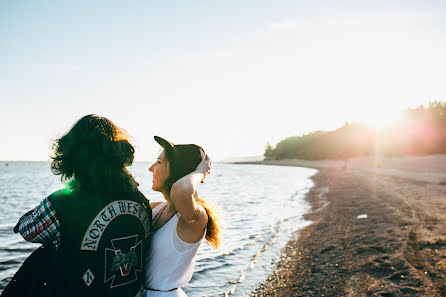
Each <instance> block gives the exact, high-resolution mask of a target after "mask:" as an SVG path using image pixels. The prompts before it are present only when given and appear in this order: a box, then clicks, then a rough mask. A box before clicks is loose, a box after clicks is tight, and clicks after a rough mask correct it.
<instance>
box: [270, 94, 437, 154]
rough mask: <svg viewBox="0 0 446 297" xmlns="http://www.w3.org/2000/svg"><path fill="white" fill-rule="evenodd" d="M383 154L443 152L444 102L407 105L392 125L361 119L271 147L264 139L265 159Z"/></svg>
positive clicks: (296, 137)
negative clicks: (377, 125)
mask: <svg viewBox="0 0 446 297" xmlns="http://www.w3.org/2000/svg"><path fill="white" fill-rule="evenodd" d="M371 154H380V155H384V156H402V155H428V154H446V102H440V101H434V102H430V103H429V105H428V106H427V107H424V106H423V105H421V106H419V107H418V108H408V109H406V110H404V111H403V112H402V114H401V118H400V119H399V120H398V121H397V122H396V123H395V124H393V125H392V126H390V127H388V128H386V129H383V130H380V131H378V130H376V129H374V128H371V127H369V126H367V125H365V124H363V123H357V122H355V123H345V124H344V125H343V126H342V127H340V128H339V129H336V130H333V131H314V132H311V133H308V134H304V135H301V136H291V137H288V138H285V139H283V140H281V141H279V142H278V143H277V144H276V146H275V147H272V146H271V144H269V143H267V145H266V147H265V153H264V157H265V159H266V160H281V159H303V160H322V159H343V160H345V159H349V158H353V157H359V156H366V155H371Z"/></svg>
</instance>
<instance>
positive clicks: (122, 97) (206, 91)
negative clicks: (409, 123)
mask: <svg viewBox="0 0 446 297" xmlns="http://www.w3.org/2000/svg"><path fill="white" fill-rule="evenodd" d="M390 2H391V3H390ZM445 52H446V1H444V0H442V1H429V0H422V1H413V0H404V1H399V0H395V1H381V0H373V1H358V0H353V1H342V0H336V1H281V0H275V1H263V0H256V1H254V0H244V1H218V2H217V1H173V0H172V1H112V0H107V1H82V0H80V1H49V0H47V1H38V0H34V1H13V0H0V134H1V135H2V141H1V145H0V160H48V159H49V157H48V156H49V153H50V150H49V149H50V145H51V142H52V140H54V139H56V138H57V137H60V136H62V135H63V134H64V133H66V132H67V131H68V130H69V129H70V127H71V126H72V125H73V124H74V123H75V122H76V121H77V120H78V119H80V118H81V117H82V116H84V115H86V114H91V113H95V114H98V115H101V116H105V117H108V118H109V119H111V120H112V121H113V122H114V123H115V124H117V125H118V126H120V127H122V128H124V129H125V130H127V131H128V133H129V134H130V135H131V136H132V143H133V144H134V145H135V146H136V161H150V160H154V159H155V158H156V156H157V154H158V153H159V146H158V145H157V144H156V143H155V141H154V140H153V136H154V135H159V136H162V137H164V138H166V139H168V140H170V141H172V142H174V143H197V144H199V145H201V146H202V147H204V148H205V149H206V151H207V153H208V154H209V155H210V156H211V158H212V159H213V160H216V161H219V160H228V159H230V158H233V157H244V156H254V155H262V154H263V152H264V147H265V145H266V143H267V142H269V143H271V144H272V145H274V144H276V143H277V142H278V141H280V140H282V139H283V138H286V137H288V136H293V135H301V134H303V133H308V132H311V131H315V130H321V129H322V130H334V129H337V128H339V127H340V126H342V124H344V123H345V122H352V121H365V122H368V123H371V124H375V125H378V126H380V125H384V124H386V123H388V122H390V121H391V120H392V119H394V118H395V117H396V116H397V115H398V114H399V113H400V112H401V111H402V110H404V109H406V108H410V107H411V108H414V107H417V106H419V105H422V104H424V105H426V104H428V102H430V101H434V100H437V101H446V81H445V78H446V77H445V73H444V70H445V69H446V55H445V54H444V53H445Z"/></svg>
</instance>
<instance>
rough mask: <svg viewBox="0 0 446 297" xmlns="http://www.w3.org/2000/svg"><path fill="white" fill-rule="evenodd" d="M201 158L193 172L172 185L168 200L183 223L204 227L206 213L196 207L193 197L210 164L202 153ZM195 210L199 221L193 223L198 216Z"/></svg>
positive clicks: (207, 172) (208, 171) (208, 170)
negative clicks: (169, 199)
mask: <svg viewBox="0 0 446 297" xmlns="http://www.w3.org/2000/svg"><path fill="white" fill-rule="evenodd" d="M202 158H203V160H202V161H201V162H200V164H199V165H198V166H197V168H196V170H195V171H194V172H192V173H189V174H188V175H186V176H184V177H182V178H180V179H179V180H177V181H176V182H175V183H174V184H173V185H172V189H171V192H170V196H171V197H170V198H171V200H172V203H173V204H174V206H175V208H176V210H177V211H178V212H179V213H180V215H181V218H182V219H183V221H184V222H186V223H187V224H198V225H203V227H204V226H205V225H206V223H207V215H206V211H205V210H204V209H203V208H202V207H199V206H198V204H197V203H196V202H195V199H194V195H196V191H197V187H198V184H199V183H200V182H202V181H203V180H204V178H205V177H206V175H207V174H209V173H210V169H211V164H212V163H211V161H210V160H209V157H207V156H206V155H205V154H204V152H202ZM197 208H198V210H199V212H200V213H199V219H198V220H196V221H194V219H195V218H196V217H197V215H198V214H197V211H198V210H197ZM200 222H201V223H200Z"/></svg>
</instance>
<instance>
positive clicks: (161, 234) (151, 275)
mask: <svg viewBox="0 0 446 297" xmlns="http://www.w3.org/2000/svg"><path fill="white" fill-rule="evenodd" d="M164 205H166V202H164V203H160V204H159V205H157V206H156V207H155V208H154V209H153V210H152V218H153V217H155V215H156V214H157V213H158V212H159V211H160V210H161V209H162V208H163V206H164ZM179 217H180V215H179V214H178V213H177V214H175V215H174V216H173V217H172V218H171V219H170V220H169V221H168V222H167V223H166V224H164V226H162V227H161V228H160V229H159V230H158V231H157V232H156V233H155V234H154V235H153V236H152V240H151V247H150V249H149V252H148V254H147V258H146V268H145V271H144V274H145V282H144V286H145V287H146V288H151V289H156V290H160V291H169V290H172V289H174V288H180V287H182V286H184V285H186V284H187V283H188V282H189V281H190V280H191V278H192V274H193V272H194V266H195V256H196V255H197V252H198V248H199V247H200V244H201V242H202V241H203V238H204V236H205V234H206V231H205V232H204V233H203V237H202V238H201V239H200V240H199V241H198V242H196V243H187V242H184V241H183V240H182V239H181V238H180V237H179V236H178V233H177V224H178V220H179Z"/></svg>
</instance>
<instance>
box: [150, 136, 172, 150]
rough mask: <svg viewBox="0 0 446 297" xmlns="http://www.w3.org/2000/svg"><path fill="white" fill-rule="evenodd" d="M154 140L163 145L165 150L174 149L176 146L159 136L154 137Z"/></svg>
mask: <svg viewBox="0 0 446 297" xmlns="http://www.w3.org/2000/svg"><path fill="white" fill-rule="evenodd" d="M153 138H154V139H155V141H156V142H158V143H159V145H161V146H162V147H163V148H164V149H165V150H171V149H172V147H173V146H174V144H173V143H172V142H170V141H167V140H165V139H164V138H162V137H159V136H153Z"/></svg>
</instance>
